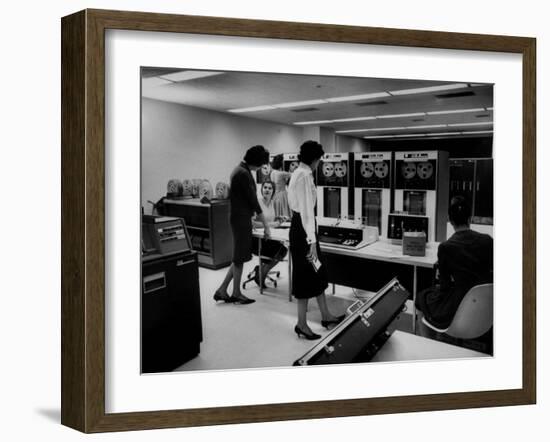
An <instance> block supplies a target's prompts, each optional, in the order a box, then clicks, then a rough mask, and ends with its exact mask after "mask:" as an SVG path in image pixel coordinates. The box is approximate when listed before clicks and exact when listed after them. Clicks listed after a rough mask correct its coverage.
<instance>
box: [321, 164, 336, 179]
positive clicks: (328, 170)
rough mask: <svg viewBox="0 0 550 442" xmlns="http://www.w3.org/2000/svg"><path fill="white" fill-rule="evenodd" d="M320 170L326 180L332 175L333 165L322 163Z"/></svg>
mask: <svg viewBox="0 0 550 442" xmlns="http://www.w3.org/2000/svg"><path fill="white" fill-rule="evenodd" d="M321 170H322V171H323V175H324V176H326V177H327V178H329V177H331V176H332V175H334V164H332V163H323V166H322V167H321Z"/></svg>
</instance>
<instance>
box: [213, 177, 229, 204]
mask: <svg viewBox="0 0 550 442" xmlns="http://www.w3.org/2000/svg"><path fill="white" fill-rule="evenodd" d="M228 197H229V185H228V184H227V183H224V182H222V181H220V182H219V183H217V184H216V198H218V199H221V200H225V199H227V198H228Z"/></svg>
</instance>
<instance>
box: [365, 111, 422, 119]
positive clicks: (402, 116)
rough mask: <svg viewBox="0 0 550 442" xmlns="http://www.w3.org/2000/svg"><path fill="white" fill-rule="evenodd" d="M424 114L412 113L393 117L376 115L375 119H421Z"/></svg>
mask: <svg viewBox="0 0 550 442" xmlns="http://www.w3.org/2000/svg"><path fill="white" fill-rule="evenodd" d="M424 115H426V113H425V112H414V113H412V114H395V115H377V116H376V118H382V119H383V118H407V117H423V116H424Z"/></svg>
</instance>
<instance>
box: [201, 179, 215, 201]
mask: <svg viewBox="0 0 550 442" xmlns="http://www.w3.org/2000/svg"><path fill="white" fill-rule="evenodd" d="M213 195H214V189H212V184H210V181H208V180H202V182H201V183H200V184H199V198H201V199H202V198H204V197H206V198H208V199H212V196H213Z"/></svg>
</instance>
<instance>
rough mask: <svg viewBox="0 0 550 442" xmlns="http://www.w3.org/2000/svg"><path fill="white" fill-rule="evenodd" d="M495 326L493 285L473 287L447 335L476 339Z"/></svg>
mask: <svg viewBox="0 0 550 442" xmlns="http://www.w3.org/2000/svg"><path fill="white" fill-rule="evenodd" d="M492 326H493V284H481V285H476V286H475V287H472V288H471V289H470V290H469V291H468V293H466V295H464V298H463V299H462V302H461V303H460V305H459V306H458V310H457V311H456V313H455V316H454V318H453V321H452V322H451V325H449V328H448V329H447V331H446V334H448V335H450V336H453V337H455V338H461V339H474V338H478V337H479V336H482V335H484V334H485V333H486V332H488V331H489V329H490V328H491V327H492Z"/></svg>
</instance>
